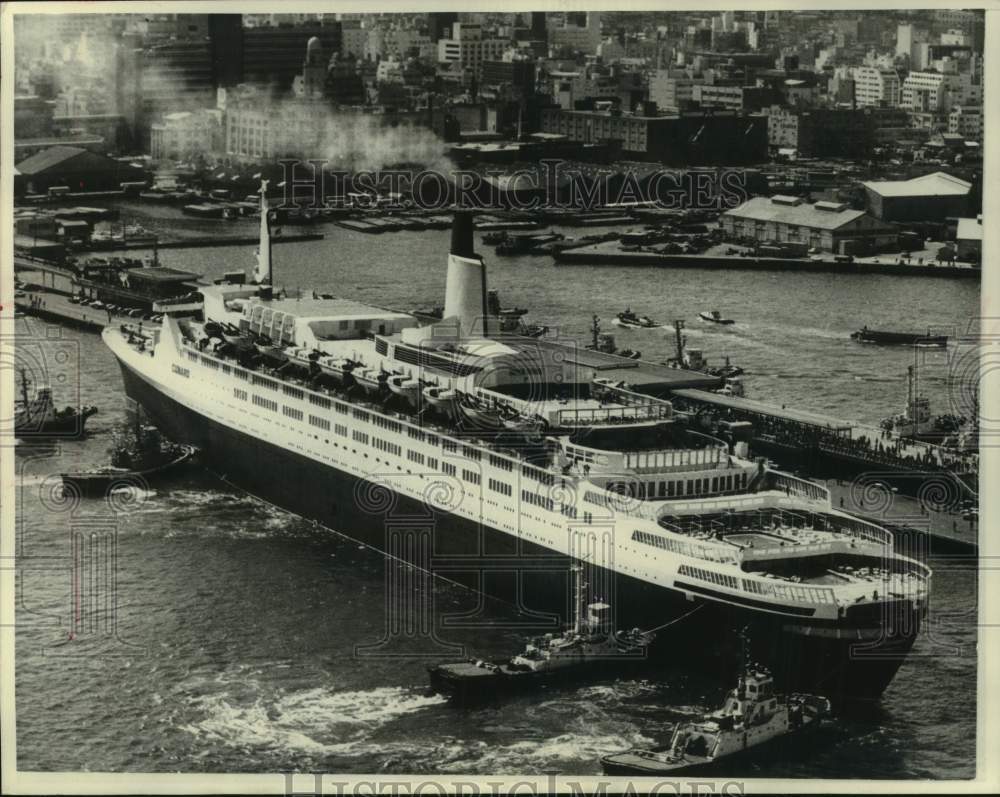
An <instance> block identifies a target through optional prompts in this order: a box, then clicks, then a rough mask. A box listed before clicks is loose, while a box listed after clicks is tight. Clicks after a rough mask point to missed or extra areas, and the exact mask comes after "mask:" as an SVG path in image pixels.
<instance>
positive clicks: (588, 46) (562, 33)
mask: <svg viewBox="0 0 1000 797" xmlns="http://www.w3.org/2000/svg"><path fill="white" fill-rule="evenodd" d="M549 42H550V43H551V44H553V45H554V46H556V47H565V48H568V49H570V50H577V51H579V52H582V53H587V54H591V55H593V54H596V53H597V47H598V45H599V44H600V43H601V14H600V12H598V11H587V12H585V13H583V12H581V13H570V14H566V19H565V22H564V23H563V24H562V25H561V26H560V27H557V28H552V29H551V30H549Z"/></svg>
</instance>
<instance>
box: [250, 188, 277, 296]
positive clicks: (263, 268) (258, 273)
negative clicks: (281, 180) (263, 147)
mask: <svg viewBox="0 0 1000 797" xmlns="http://www.w3.org/2000/svg"><path fill="white" fill-rule="evenodd" d="M267 183H268V181H267V180H261V181H260V189H258V193H259V194H260V244H259V246H258V248H257V267H256V268H255V269H254V273H253V277H254V282H256V283H257V284H259V285H273V284H274V280H273V278H272V274H271V263H272V260H271V222H270V218H269V213H268V207H267Z"/></svg>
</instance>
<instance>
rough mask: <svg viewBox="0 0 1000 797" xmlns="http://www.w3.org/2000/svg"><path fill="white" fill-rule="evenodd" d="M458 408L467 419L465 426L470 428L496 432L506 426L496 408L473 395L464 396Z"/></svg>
mask: <svg viewBox="0 0 1000 797" xmlns="http://www.w3.org/2000/svg"><path fill="white" fill-rule="evenodd" d="M458 408H459V410H461V413H462V416H463V419H464V420H465V426H466V427H467V428H468V429H470V430H473V429H474V430H478V431H484V432H486V431H489V432H495V431H500V430H502V429H504V428H505V427H504V423H503V420H502V419H501V417H500V413H499V412H498V411H497V410H496V409H494V408H492V407H487V406H486V405H484V404H483V403H482V402H480V401H477V400H476V399H474V398H472V397H471V396H464V397H463V398H462V400H460V401H459V402H458Z"/></svg>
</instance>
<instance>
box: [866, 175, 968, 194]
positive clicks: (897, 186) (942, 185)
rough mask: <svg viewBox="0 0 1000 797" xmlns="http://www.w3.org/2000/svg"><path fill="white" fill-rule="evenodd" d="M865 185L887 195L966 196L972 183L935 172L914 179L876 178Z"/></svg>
mask: <svg viewBox="0 0 1000 797" xmlns="http://www.w3.org/2000/svg"><path fill="white" fill-rule="evenodd" d="M864 186H865V188H868V189H871V190H872V191H874V192H875V193H877V194H879V195H881V196H885V197H906V196H913V197H918V196H965V195H966V194H968V193H969V189H971V188H972V183H967V182H965V180H961V179H959V178H958V177H953V176H952V175H950V174H945V173H944V172H934V173H933V174H925V175H924V176H923V177H914V178H913V179H912V180H876V181H872V182H867V183H864Z"/></svg>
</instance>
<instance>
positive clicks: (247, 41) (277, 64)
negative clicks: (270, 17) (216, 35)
mask: <svg viewBox="0 0 1000 797" xmlns="http://www.w3.org/2000/svg"><path fill="white" fill-rule="evenodd" d="M314 36H315V37H316V38H318V39H319V41H320V44H321V45H322V47H323V50H324V51H325V52H327V53H333V52H340V23H339V22H328V23H327V24H324V25H320V24H318V23H315V22H313V23H310V24H307V25H297V26H290V25H289V26H284V25H282V26H278V27H260V28H247V29H246V30H244V31H243V79H244V80H245V81H248V82H256V83H262V84H266V85H270V86H272V87H274V88H275V89H276V90H277V91H279V92H284V91H287V90H288V89H289V87H290V86H291V84H292V81H293V80H294V79H295V76H296V75H297V74H299V73H300V71H301V70H302V53H304V52H305V50H306V45H307V44H308V42H309V40H310V39H311V38H313V37H314Z"/></svg>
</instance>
